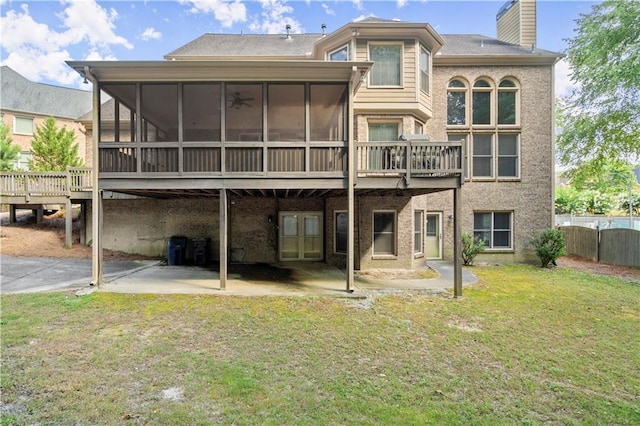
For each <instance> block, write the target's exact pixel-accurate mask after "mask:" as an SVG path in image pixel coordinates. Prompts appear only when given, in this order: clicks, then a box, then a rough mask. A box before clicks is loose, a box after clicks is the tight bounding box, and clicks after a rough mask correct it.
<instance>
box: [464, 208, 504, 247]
mask: <svg viewBox="0 0 640 426" xmlns="http://www.w3.org/2000/svg"><path fill="white" fill-rule="evenodd" d="M511 216H512V213H510V212H486V213H474V214H473V237H474V238H477V239H479V240H483V241H484V243H485V246H486V247H487V249H489V250H491V249H511V248H512V244H511V227H512V220H511Z"/></svg>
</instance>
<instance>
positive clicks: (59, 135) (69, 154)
mask: <svg viewBox="0 0 640 426" xmlns="http://www.w3.org/2000/svg"><path fill="white" fill-rule="evenodd" d="M74 138H75V135H74V133H73V132H72V131H71V130H67V128H66V127H62V128H61V129H58V128H57V127H56V120H55V118H53V117H49V118H47V119H46V120H45V122H44V124H43V125H42V126H36V132H35V134H34V135H33V141H32V142H31V153H32V154H33V158H32V159H31V161H30V163H29V164H30V168H31V170H33V171H36V172H59V171H63V170H65V169H66V168H67V167H82V166H83V163H82V160H81V159H80V157H78V144H77V143H73V140H74Z"/></svg>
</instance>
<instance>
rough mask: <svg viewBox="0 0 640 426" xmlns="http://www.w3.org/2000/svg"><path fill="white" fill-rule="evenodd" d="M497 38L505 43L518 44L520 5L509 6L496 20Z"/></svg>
mask: <svg viewBox="0 0 640 426" xmlns="http://www.w3.org/2000/svg"><path fill="white" fill-rule="evenodd" d="M498 39H499V40H502V41H506V42H507V43H513V44H520V7H518V4H514V5H513V6H511V9H509V10H508V11H507V12H506V13H505V14H504V15H502V16H501V17H500V19H499V20H498Z"/></svg>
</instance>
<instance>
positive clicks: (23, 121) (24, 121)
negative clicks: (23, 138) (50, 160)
mask: <svg viewBox="0 0 640 426" xmlns="http://www.w3.org/2000/svg"><path fill="white" fill-rule="evenodd" d="M13 133H19V134H21V135H33V118H27V117H15V118H14V121H13Z"/></svg>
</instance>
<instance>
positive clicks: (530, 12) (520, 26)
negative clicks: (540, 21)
mask: <svg viewBox="0 0 640 426" xmlns="http://www.w3.org/2000/svg"><path fill="white" fill-rule="evenodd" d="M497 32H498V39H499V40H502V41H506V42H507V43H513V44H519V45H521V46H531V45H535V44H536V2H535V0H519V1H517V2H516V3H515V4H514V5H513V6H511V8H510V9H509V10H508V11H507V12H506V13H505V14H504V15H502V16H501V17H500V19H499V20H498V24H497Z"/></svg>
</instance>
